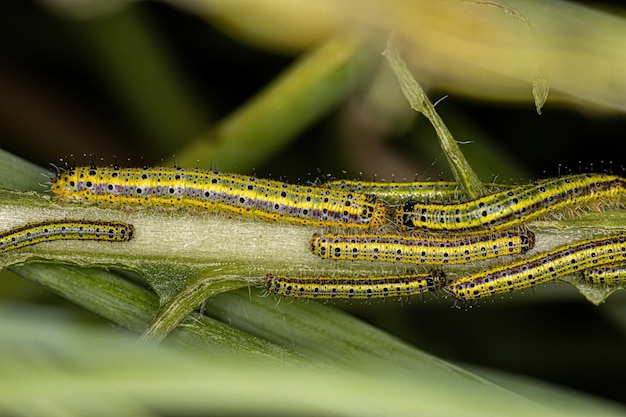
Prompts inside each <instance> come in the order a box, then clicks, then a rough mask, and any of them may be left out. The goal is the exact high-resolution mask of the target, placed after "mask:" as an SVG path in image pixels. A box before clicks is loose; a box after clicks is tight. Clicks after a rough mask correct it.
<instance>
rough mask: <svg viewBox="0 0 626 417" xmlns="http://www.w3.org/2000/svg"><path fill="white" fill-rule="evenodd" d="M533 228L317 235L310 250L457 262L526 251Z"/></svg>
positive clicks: (335, 255)
mask: <svg viewBox="0 0 626 417" xmlns="http://www.w3.org/2000/svg"><path fill="white" fill-rule="evenodd" d="M534 244H535V235H534V233H533V232H531V231H527V232H516V231H509V232H504V233H498V234H494V233H489V234H484V235H475V234H474V235H469V236H467V235H454V234H450V235H422V236H419V235H397V234H385V235H375V234H314V235H313V238H312V239H311V242H310V245H311V252H313V254H315V255H317V256H319V257H321V258H323V259H335V260H351V261H357V260H365V261H383V262H406V263H413V264H425V265H454V264H464V263H468V262H474V261H480V260H485V259H491V258H496V257H499V256H506V255H514V254H520V253H526V252H527V251H528V250H530V249H532V248H533V247H534Z"/></svg>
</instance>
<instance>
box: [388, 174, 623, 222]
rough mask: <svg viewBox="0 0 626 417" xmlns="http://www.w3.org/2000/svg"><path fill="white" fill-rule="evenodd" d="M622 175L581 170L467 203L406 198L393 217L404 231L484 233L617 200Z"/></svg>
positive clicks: (620, 191) (620, 192) (620, 190)
mask: <svg viewBox="0 0 626 417" xmlns="http://www.w3.org/2000/svg"><path fill="white" fill-rule="evenodd" d="M624 181H625V180H624V179H623V178H620V177H617V176H613V175H605V174H580V175H571V176H565V177H560V178H553V179H549V180H543V181H537V182H535V183H532V184H528V185H522V186H519V187H514V188H511V189H509V190H503V191H500V192H497V193H495V194H490V195H487V196H484V197H481V198H478V199H475V200H470V201H467V202H463V203H455V204H448V203H422V202H417V201H414V200H411V201H408V202H406V203H405V204H404V206H403V207H402V208H400V209H399V210H398V211H397V212H396V215H395V222H396V224H398V225H399V227H400V228H401V229H402V230H414V229H415V230H420V231H423V232H480V231H485V230H490V231H495V230H503V229H509V228H512V227H515V226H519V225H521V224H523V223H525V222H527V221H529V220H533V219H536V218H538V217H541V216H544V215H546V214H548V213H550V212H554V211H556V210H560V209H563V208H566V207H576V206H578V205H580V204H593V203H598V204H599V203H602V202H605V201H615V200H616V199H618V198H619V197H621V195H622V194H623V193H624V189H625V183H624Z"/></svg>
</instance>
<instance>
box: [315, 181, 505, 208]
mask: <svg viewBox="0 0 626 417" xmlns="http://www.w3.org/2000/svg"><path fill="white" fill-rule="evenodd" d="M322 185H323V186H325V187H328V188H333V189H338V190H344V191H345V190H348V191H355V192H360V193H365V194H371V195H374V196H376V197H377V198H380V199H381V200H384V201H386V202H388V203H399V202H402V201H407V200H417V201H452V200H458V199H459V197H462V196H463V191H462V190H461V189H460V188H459V185H458V183H456V182H454V181H409V182H395V181H391V182H385V181H355V180H334V181H328V182H325V183H323V184H322ZM485 186H486V187H487V188H488V189H489V190H493V191H494V192H495V191H499V190H502V189H509V188H512V186H510V185H504V184H485Z"/></svg>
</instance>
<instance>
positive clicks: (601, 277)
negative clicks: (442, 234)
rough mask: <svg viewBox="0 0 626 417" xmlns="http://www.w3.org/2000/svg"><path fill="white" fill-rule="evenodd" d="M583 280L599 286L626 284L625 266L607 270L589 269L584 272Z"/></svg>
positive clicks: (611, 267)
mask: <svg viewBox="0 0 626 417" xmlns="http://www.w3.org/2000/svg"><path fill="white" fill-rule="evenodd" d="M582 274H583V279H584V280H585V281H587V282H589V283H591V284H597V285H620V284H621V285H623V284H626V268H624V265H619V266H617V265H615V266H609V267H605V268H589V269H585V270H584V271H583V272H582Z"/></svg>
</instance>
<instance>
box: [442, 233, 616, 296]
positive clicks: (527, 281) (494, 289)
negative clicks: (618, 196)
mask: <svg viewBox="0 0 626 417" xmlns="http://www.w3.org/2000/svg"><path fill="white" fill-rule="evenodd" d="M625 260H626V235H623V234H622V235H615V236H608V237H603V238H598V239H591V240H583V241H580V242H577V243H573V244H570V245H565V246H561V247H559V248H556V249H554V250H553V251H550V252H546V253H542V254H539V255H536V256H534V257H531V258H529V259H524V260H522V261H518V262H514V263H512V264H509V265H504V266H498V267H494V268H490V269H487V270H484V271H481V272H478V273H475V274H472V275H468V276H465V277H461V278H458V279H456V280H455V281H452V282H451V283H449V284H448V286H447V287H446V289H447V291H448V292H450V293H451V294H452V295H453V296H454V297H456V298H458V299H460V300H472V299H479V298H483V297H486V296H493V295H496V294H502V293H507V292H512V291H516V290H522V289H526V288H530V287H533V286H535V285H538V284H542V283H545V282H548V281H551V280H553V279H555V278H558V277H562V276H564V275H568V274H572V273H577V272H580V271H583V270H585V269H589V268H591V267H601V266H603V265H610V264H615V263H619V262H624V261H625Z"/></svg>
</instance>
